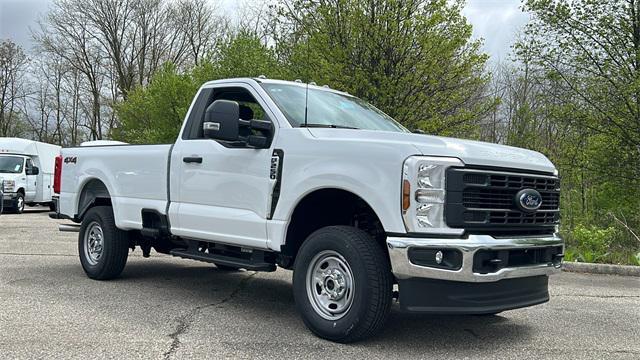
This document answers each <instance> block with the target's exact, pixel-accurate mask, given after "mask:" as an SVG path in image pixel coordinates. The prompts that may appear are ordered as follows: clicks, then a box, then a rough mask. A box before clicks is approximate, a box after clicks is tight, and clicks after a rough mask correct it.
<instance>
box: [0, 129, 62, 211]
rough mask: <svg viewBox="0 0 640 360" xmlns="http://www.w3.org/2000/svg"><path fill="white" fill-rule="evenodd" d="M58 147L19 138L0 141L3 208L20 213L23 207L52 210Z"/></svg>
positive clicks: (0, 177) (0, 176)
mask: <svg viewBox="0 0 640 360" xmlns="http://www.w3.org/2000/svg"><path fill="white" fill-rule="evenodd" d="M59 152H60V147H59V146H55V145H50V144H45V143H38V142H35V141H31V140H25V139H18V138H0V179H2V190H3V197H2V202H3V208H4V210H5V211H13V212H15V213H22V212H23V211H24V208H25V205H27V204H28V205H35V204H42V205H47V206H50V207H52V206H53V201H52V195H53V187H52V185H53V172H52V170H51V169H52V168H53V164H54V159H55V157H56V156H57V155H58V153H59Z"/></svg>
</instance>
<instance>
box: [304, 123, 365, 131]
mask: <svg viewBox="0 0 640 360" xmlns="http://www.w3.org/2000/svg"><path fill="white" fill-rule="evenodd" d="M300 127H310V128H331V129H355V130H360V128H357V127H352V126H344V125H335V124H300Z"/></svg>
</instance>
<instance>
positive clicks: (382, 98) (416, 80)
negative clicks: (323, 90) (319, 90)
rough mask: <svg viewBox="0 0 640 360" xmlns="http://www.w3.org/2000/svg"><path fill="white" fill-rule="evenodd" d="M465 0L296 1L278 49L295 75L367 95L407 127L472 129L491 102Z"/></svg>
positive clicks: (288, 8)
mask: <svg viewBox="0 0 640 360" xmlns="http://www.w3.org/2000/svg"><path fill="white" fill-rule="evenodd" d="M462 7H463V2H462V1H454V2H451V1H447V0H430V1H427V0H366V1H365V0H333V1H329V0H318V1H311V0H293V1H291V2H285V4H284V5H282V6H281V7H280V9H279V11H280V12H279V15H280V17H279V19H280V20H279V21H280V24H279V28H278V29H279V31H278V32H277V35H276V39H275V40H276V41H275V42H276V44H277V45H276V47H277V49H278V53H279V55H280V56H281V58H282V60H283V61H284V62H286V63H287V66H288V68H289V69H290V72H291V74H292V75H294V76H295V77H298V78H302V79H308V80H313V81H316V82H318V83H322V84H329V85H330V86H332V87H335V88H338V89H340V90H344V91H348V92H349V93H351V94H353V95H356V96H358V97H362V98H364V99H366V100H368V101H370V102H371V103H373V104H374V105H376V106H377V107H379V108H380V109H382V110H383V111H385V112H387V113H388V114H389V115H391V116H392V117H394V118H395V119H397V120H398V121H400V122H402V123H403V124H404V125H405V126H407V127H409V128H420V129H423V130H426V131H428V132H432V133H439V134H453V133H457V134H470V133H471V132H472V131H475V130H476V125H477V121H478V119H479V118H480V115H481V114H483V113H485V112H486V111H488V110H489V109H490V108H491V107H492V106H493V105H494V101H493V99H491V98H486V97H485V96H484V95H483V90H484V87H485V85H486V82H487V77H486V76H485V72H484V66H485V62H486V60H487V55H485V54H483V53H482V52H481V51H480V46H481V42H480V41H472V40H471V30H472V29H471V25H470V24H469V23H467V21H466V19H465V18H464V17H463V16H462V15H461V9H462Z"/></svg>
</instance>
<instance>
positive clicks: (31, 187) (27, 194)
mask: <svg viewBox="0 0 640 360" xmlns="http://www.w3.org/2000/svg"><path fill="white" fill-rule="evenodd" d="M24 173H25V174H26V178H27V184H26V189H24V201H25V202H31V201H34V200H35V198H36V188H37V185H38V176H37V175H32V174H33V160H31V158H27V160H26V163H25V168H24Z"/></svg>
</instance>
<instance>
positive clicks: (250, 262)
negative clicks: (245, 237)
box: [171, 241, 276, 272]
mask: <svg viewBox="0 0 640 360" xmlns="http://www.w3.org/2000/svg"><path fill="white" fill-rule="evenodd" d="M188 244H189V247H188V248H187V249H174V250H171V255H173V256H177V257H181V258H183V259H191V260H198V261H204V262H208V263H215V264H220V265H225V266H231V267H237V268H241V269H246V270H250V271H267V272H271V271H276V265H275V264H274V263H272V262H267V261H265V258H266V257H267V256H266V255H267V254H268V253H267V252H265V251H262V250H250V249H242V252H245V250H246V254H250V257H249V258H244V257H236V256H227V255H221V254H211V253H209V252H208V250H206V249H205V250H202V249H201V248H200V246H199V243H198V242H197V241H188ZM208 245H210V246H214V245H213V244H212V243H209V244H208Z"/></svg>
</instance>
